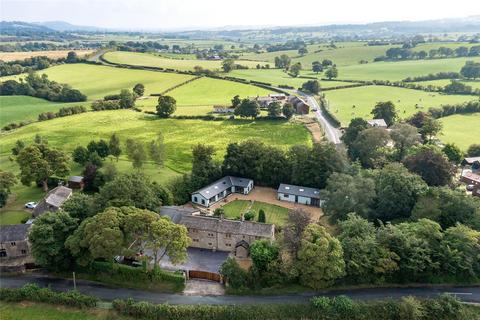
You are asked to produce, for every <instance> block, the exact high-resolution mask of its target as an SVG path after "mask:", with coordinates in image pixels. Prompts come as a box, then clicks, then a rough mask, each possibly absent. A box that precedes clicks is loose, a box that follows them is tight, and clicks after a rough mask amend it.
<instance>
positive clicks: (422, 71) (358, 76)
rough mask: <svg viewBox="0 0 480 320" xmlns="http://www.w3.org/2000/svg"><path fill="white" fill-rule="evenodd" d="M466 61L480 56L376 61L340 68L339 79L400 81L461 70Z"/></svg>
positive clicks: (478, 59) (475, 59)
mask: <svg viewBox="0 0 480 320" xmlns="http://www.w3.org/2000/svg"><path fill="white" fill-rule="evenodd" d="M466 61H476V62H478V61H480V57H468V58H452V59H435V60H410V61H398V62H375V63H368V64H358V65H350V66H345V67H343V68H342V67H340V68H338V79H349V80H390V81H399V80H402V79H405V78H407V77H417V76H424V75H428V74H430V73H437V72H459V71H460V69H461V68H462V67H463V66H464V65H465V62H466Z"/></svg>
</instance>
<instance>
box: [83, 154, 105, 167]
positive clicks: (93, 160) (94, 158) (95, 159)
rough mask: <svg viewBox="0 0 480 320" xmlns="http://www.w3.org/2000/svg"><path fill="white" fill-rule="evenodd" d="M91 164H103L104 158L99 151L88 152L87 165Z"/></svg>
mask: <svg viewBox="0 0 480 320" xmlns="http://www.w3.org/2000/svg"><path fill="white" fill-rule="evenodd" d="M89 164H90V165H94V166H96V167H98V168H100V167H101V166H103V159H102V158H101V157H100V156H99V155H98V153H97V151H93V152H92V153H89V154H88V159H87V165H89Z"/></svg>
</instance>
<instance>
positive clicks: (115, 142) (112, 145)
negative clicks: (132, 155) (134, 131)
mask: <svg viewBox="0 0 480 320" xmlns="http://www.w3.org/2000/svg"><path fill="white" fill-rule="evenodd" d="M108 152H109V153H110V154H111V155H112V156H114V157H115V158H116V159H117V162H118V158H119V157H120V155H121V154H122V148H121V147H120V139H119V138H118V136H117V134H115V133H114V134H112V136H111V137H110V141H109V142H108Z"/></svg>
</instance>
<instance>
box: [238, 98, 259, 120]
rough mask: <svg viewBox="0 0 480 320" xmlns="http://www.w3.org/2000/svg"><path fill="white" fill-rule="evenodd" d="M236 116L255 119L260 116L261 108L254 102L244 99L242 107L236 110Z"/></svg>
mask: <svg viewBox="0 0 480 320" xmlns="http://www.w3.org/2000/svg"><path fill="white" fill-rule="evenodd" d="M234 114H235V115H236V116H240V117H242V118H248V117H251V118H252V119H254V118H256V117H258V116H259V115H260V106H259V105H258V103H257V102H256V101H254V100H250V99H243V100H242V102H241V103H240V105H239V106H237V107H236V108H235V111H234Z"/></svg>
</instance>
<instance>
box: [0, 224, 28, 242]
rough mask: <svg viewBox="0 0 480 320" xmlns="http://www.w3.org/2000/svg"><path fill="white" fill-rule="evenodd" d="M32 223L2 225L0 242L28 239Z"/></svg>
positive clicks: (0, 227)
mask: <svg viewBox="0 0 480 320" xmlns="http://www.w3.org/2000/svg"><path fill="white" fill-rule="evenodd" d="M30 227H31V224H11V225H4V226H0V242H2V243H3V242H10V241H22V240H26V239H27V235H28V229H30Z"/></svg>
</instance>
